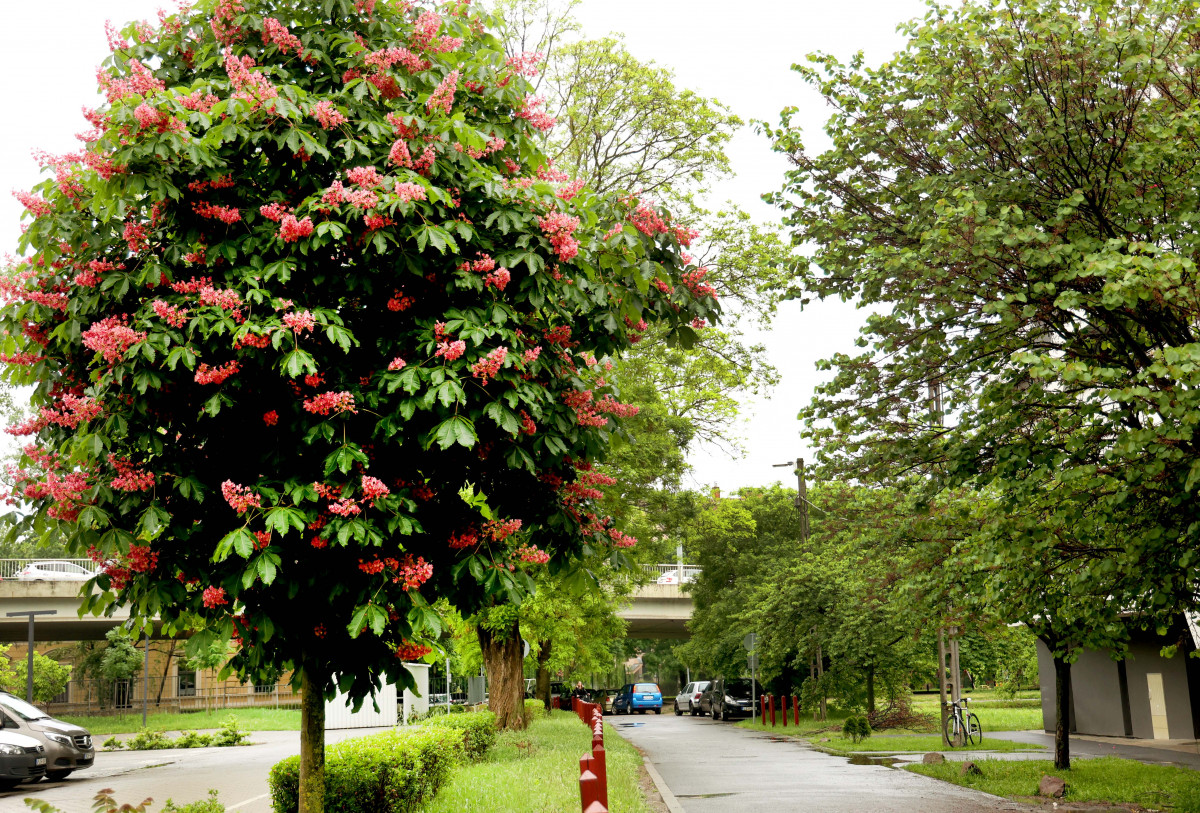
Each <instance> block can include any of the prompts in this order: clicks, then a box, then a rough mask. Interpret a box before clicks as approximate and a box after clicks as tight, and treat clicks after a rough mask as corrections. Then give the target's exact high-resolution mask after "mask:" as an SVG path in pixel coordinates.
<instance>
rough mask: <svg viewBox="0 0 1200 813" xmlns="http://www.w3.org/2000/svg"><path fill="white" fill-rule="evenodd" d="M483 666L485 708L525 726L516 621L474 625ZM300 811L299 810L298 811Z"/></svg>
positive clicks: (504, 724)
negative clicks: (499, 627)
mask: <svg viewBox="0 0 1200 813" xmlns="http://www.w3.org/2000/svg"><path fill="white" fill-rule="evenodd" d="M476 630H477V632H478V635H479V648H480V649H481V650H482V651H483V667H484V669H486V670H487V680H488V708H489V709H490V710H491V711H492V712H493V713H494V714H495V715H496V725H497V727H499V728H501V729H505V728H511V729H521V728H524V727H525V702H524V699H525V691H524V686H525V677H524V674H523V670H522V669H521V663H522V657H521V655H522V653H521V630H520V624H519V623H518V622H516V621H514V622H513V625H512V626H511V627H509V628H508V629H506V630H503V631H501V632H498V633H493V632H492V631H491V630H488V629H485V628H484V627H483V626H482V625H480V626H479V627H477V628H476ZM301 813H303V811H301Z"/></svg>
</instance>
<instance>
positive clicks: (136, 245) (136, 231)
mask: <svg viewBox="0 0 1200 813" xmlns="http://www.w3.org/2000/svg"><path fill="white" fill-rule="evenodd" d="M122 236H123V237H124V238H125V242H126V243H128V244H129V250H130V251H131V252H133V253H134V254H137V253H138V252H139V251H141V250H142V249H144V248H145V247H146V245H147V241H146V227H145V226H143V225H142V224H141V223H134V222H133V221H132V220H131V221H129V222H128V223H126V224H125V230H124V232H123V233H122Z"/></svg>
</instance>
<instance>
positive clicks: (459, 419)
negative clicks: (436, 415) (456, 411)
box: [433, 415, 479, 449]
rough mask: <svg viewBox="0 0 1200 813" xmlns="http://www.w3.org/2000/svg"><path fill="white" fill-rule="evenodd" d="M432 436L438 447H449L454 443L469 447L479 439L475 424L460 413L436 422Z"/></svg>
mask: <svg viewBox="0 0 1200 813" xmlns="http://www.w3.org/2000/svg"><path fill="white" fill-rule="evenodd" d="M433 438H434V439H435V440H436V441H437V444H438V448H440V449H449V448H450V447H451V446H453V445H454V444H456V443H457V444H459V445H462V446H465V447H467V448H468V449H470V448H471V447H473V446H474V445H475V443H476V442H477V441H478V440H479V437H478V436H477V435H476V434H475V425H474V424H473V423H471V421H469V420H468V419H466V418H464V417H463V416H461V415H455V416H454V417H453V418H449V419H447V420H444V421H442V422H441V423H440V424H438V425H437V427H436V428H435V429H434V432H433Z"/></svg>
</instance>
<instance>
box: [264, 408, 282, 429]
mask: <svg viewBox="0 0 1200 813" xmlns="http://www.w3.org/2000/svg"><path fill="white" fill-rule="evenodd" d="M262 419H263V423H265V424H266V425H267V426H274V425H275V424H277V423H279V413H278V412H276V411H275V410H273V409H272V410H271V411H270V412H264V413H263V416H262Z"/></svg>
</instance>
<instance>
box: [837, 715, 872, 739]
mask: <svg viewBox="0 0 1200 813" xmlns="http://www.w3.org/2000/svg"><path fill="white" fill-rule="evenodd" d="M842 736H844V737H847V738H849V739H850V740H852V741H854V742H858V741H859V740H865V739H866V738H867V737H869V736H871V724H870V723H869V722H867V718H866V717H864V716H862V715H861V714H851V715H850V716H849V717H847V718H846V722H845V723H843V724H842Z"/></svg>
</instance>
